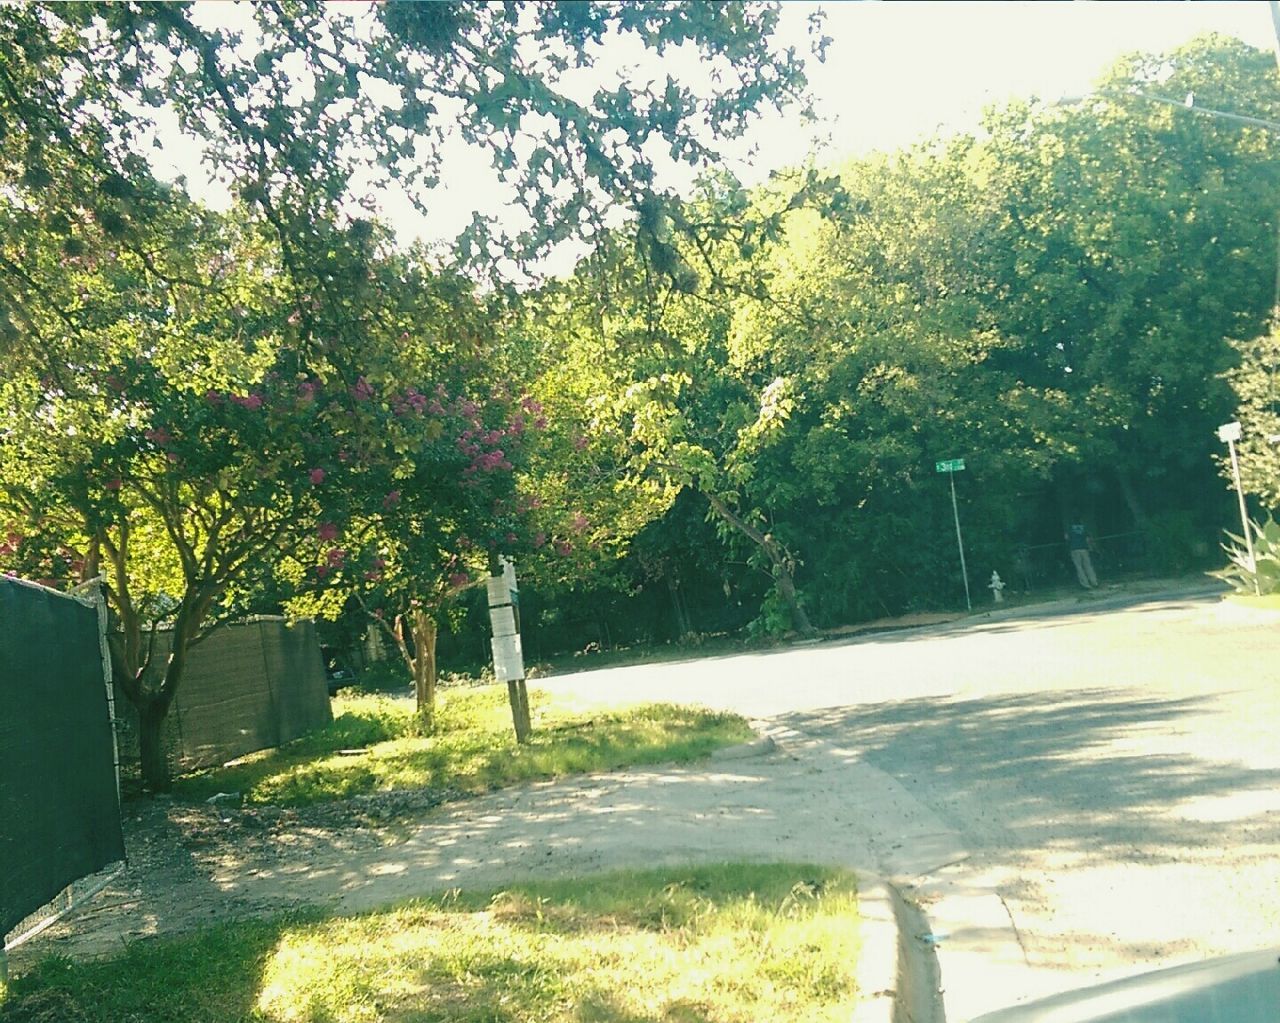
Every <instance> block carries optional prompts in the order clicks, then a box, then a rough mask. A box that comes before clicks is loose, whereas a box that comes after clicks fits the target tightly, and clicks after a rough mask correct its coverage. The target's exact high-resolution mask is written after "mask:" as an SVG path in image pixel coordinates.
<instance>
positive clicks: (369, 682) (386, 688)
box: [359, 656, 412, 693]
mask: <svg viewBox="0 0 1280 1023" xmlns="http://www.w3.org/2000/svg"><path fill="white" fill-rule="evenodd" d="M411 685H412V681H411V680H410V678H409V669H408V668H406V667H405V665H404V661H403V660H401V659H400V658H399V657H398V656H397V657H395V658H388V659H387V660H385V661H375V662H374V663H373V664H370V665H368V666H367V667H366V668H365V669H364V670H363V671H361V672H360V681H359V686H360V689H362V690H363V691H364V692H366V693H398V692H402V691H403V690H405V689H408V688H410V686H411Z"/></svg>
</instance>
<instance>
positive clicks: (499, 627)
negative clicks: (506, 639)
mask: <svg viewBox="0 0 1280 1023" xmlns="http://www.w3.org/2000/svg"><path fill="white" fill-rule="evenodd" d="M489 624H490V625H492V626H493V634H494V635H495V636H514V635H516V611H515V608H513V607H491V608H489Z"/></svg>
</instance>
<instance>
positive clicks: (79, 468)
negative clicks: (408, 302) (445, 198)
mask: <svg viewBox="0 0 1280 1023" xmlns="http://www.w3.org/2000/svg"><path fill="white" fill-rule="evenodd" d="M205 221H206V222H205V226H204V229H203V230H204V232H205V233H206V234H211V235H213V237H211V238H205V239H203V240H204V241H205V242H206V243H207V244H204V245H197V246H193V247H188V248H187V250H186V251H187V254H188V257H189V260H190V262H191V267H190V272H191V273H192V274H193V275H194V274H205V275H207V277H208V278H209V279H208V280H205V281H203V282H201V283H200V285H199V286H196V285H194V284H183V285H175V286H172V287H169V288H167V289H165V290H164V293H163V294H162V295H155V296H153V297H152V301H151V303H150V305H149V306H147V305H143V304H142V302H143V300H145V299H146V298H147V297H148V292H146V291H145V290H142V289H139V290H138V291H137V292H136V293H134V294H133V295H131V296H130V298H131V300H134V301H135V304H131V305H130V307H129V308H128V309H127V310H123V311H121V312H120V315H119V319H117V320H115V321H113V322H97V323H95V324H94V326H93V328H92V329H86V330H85V331H83V332H82V334H81V336H80V337H79V338H78V345H77V348H76V351H75V352H74V354H73V355H72V356H71V357H70V358H68V359H64V360H56V359H55V360H51V361H49V362H48V364H47V365H45V366H44V367H43V368H44V369H45V370H46V371H45V372H38V371H37V370H38V369H39V368H40V367H41V364H42V360H41V356H40V355H39V354H37V353H31V355H30V357H29V359H28V363H27V367H26V371H25V372H21V373H15V374H13V375H11V376H9V377H8V378H6V380H5V382H4V384H3V385H0V396H2V397H3V408H4V411H5V424H6V425H5V431H4V435H3V443H2V444H0V506H2V507H3V511H4V516H3V517H4V519H5V521H6V530H7V536H8V540H7V543H6V547H7V548H8V551H7V555H6V563H7V564H8V565H9V566H11V567H15V568H27V569H28V570H29V569H30V568H31V567H34V566H35V565H38V564H40V563H42V562H43V563H47V562H48V561H49V559H50V557H52V556H57V557H59V558H61V559H62V562H63V564H62V565H61V566H60V568H61V569H62V571H61V573H60V574H61V575H63V576H64V577H65V575H66V574H67V573H69V572H78V574H80V575H85V576H87V575H93V574H96V573H97V572H98V571H102V572H104V573H105V575H106V577H107V583H106V593H107V597H108V600H109V602H110V605H111V609H112V611H113V618H114V620H115V622H116V623H117V625H118V628H117V630H116V631H115V632H114V633H113V635H112V637H111V639H112V652H113V656H114V659H115V667H116V676H117V678H118V679H119V680H120V683H121V685H122V687H123V689H124V692H125V694H126V695H127V696H128V698H129V699H130V701H131V702H132V703H133V704H134V705H135V706H136V708H137V710H138V713H139V719H140V733H139V739H140V747H141V755H142V769H143V776H144V780H145V781H146V783H147V784H148V785H149V786H151V787H154V788H162V787H163V786H164V785H165V783H166V781H167V765H166V763H165V759H164V753H163V749H162V747H161V743H160V727H161V724H162V723H163V720H164V718H165V715H166V713H167V711H168V709H169V707H170V705H171V704H172V701H173V698H174V696H175V694H176V692H177V689H178V686H179V684H180V683H181V680H182V676H183V672H184V669H185V665H186V659H187V655H188V653H189V651H190V649H191V648H192V646H193V645H195V644H196V643H198V642H199V641H200V640H201V639H202V638H204V636H206V635H207V634H208V632H209V631H210V630H211V629H212V628H213V627H215V626H216V625H217V624H219V623H220V622H221V621H223V620H225V618H226V617H228V616H229V615H230V614H232V613H234V612H235V611H236V610H238V609H239V608H240V607H242V606H243V598H244V597H245V595H247V594H250V593H251V592H252V591H253V590H254V588H255V587H257V586H258V585H260V583H261V581H262V580H263V579H264V577H265V575H266V573H267V572H268V571H269V569H270V566H271V565H272V564H274V563H275V562H277V561H279V560H280V559H281V558H283V557H285V556H295V555H296V554H297V553H298V552H300V551H310V552H313V553H314V556H315V557H316V560H317V563H316V564H315V565H314V566H313V569H312V571H313V573H314V574H315V575H316V576H317V577H319V576H322V575H323V574H324V573H325V572H326V571H327V570H328V569H330V568H332V567H333V566H334V565H335V563H340V561H341V557H342V549H341V547H340V544H341V541H342V537H343V535H344V533H345V532H346V531H347V530H348V529H349V528H350V523H351V522H352V521H353V520H355V518H356V516H357V515H359V514H360V513H362V512H363V511H364V506H365V502H366V501H367V500H368V498H366V497H365V495H370V494H373V495H377V497H378V499H379V500H381V501H383V502H384V503H386V504H390V505H393V504H394V491H393V489H392V488H393V484H394V474H395V471H396V467H397V466H399V465H401V464H403V463H405V462H406V461H407V462H409V463H411V464H414V465H415V466H418V467H419V468H418V472H419V475H420V478H422V479H424V480H425V479H427V478H428V477H429V482H430V484H431V485H433V486H434V487H436V488H440V487H447V486H448V485H449V483H450V482H451V480H450V478H449V477H448V475H447V474H448V472H449V468H450V467H449V464H448V461H447V459H443V458H441V456H440V454H439V449H441V448H443V447H444V446H445V445H446V444H447V443H448V441H447V440H446V439H445V431H444V429H443V426H442V421H443V420H445V419H446V413H445V411H444V409H443V407H442V406H441V405H440V403H439V402H438V401H437V402H434V403H433V402H431V401H428V400H427V399H425V398H424V397H423V396H422V394H421V392H420V391H419V390H418V389H417V388H415V387H413V386H411V385H407V384H405V383H404V382H403V380H402V378H401V376H400V374H401V372H402V370H401V368H400V367H399V366H398V365H392V364H390V363H389V362H388V360H389V359H390V357H391V356H392V355H393V354H394V349H393V348H391V347H390V346H387V345H384V346H383V347H382V348H380V349H375V348H372V347H370V348H369V349H368V350H367V351H366V352H364V353H363V354H361V355H360V363H361V364H362V365H365V366H368V367H370V373H371V374H373V369H374V368H375V367H379V366H382V367H387V368H385V369H383V371H382V373H381V374H378V375H375V379H374V380H371V379H370V377H368V376H366V375H364V374H361V375H360V376H358V377H356V378H355V380H354V381H353V382H351V383H348V382H347V380H346V379H344V377H343V376H342V375H341V374H340V373H338V372H336V371H330V372H328V373H326V372H324V371H323V370H321V369H318V368H316V366H315V365H314V364H313V365H312V366H306V365H304V364H303V363H302V362H301V361H300V360H299V358H298V355H297V346H296V344H295V343H294V342H293V337H292V334H293V332H294V330H295V329H296V321H297V317H295V316H294V315H293V314H292V313H291V312H290V311H289V307H288V306H287V305H286V304H284V303H281V302H280V301H279V298H278V295H277V294H276V293H275V288H276V287H277V285H278V284H279V277H278V276H274V277H273V276H272V275H270V274H268V273H264V272H263V271H262V265H263V261H262V259H261V258H260V257H261V253H262V252H268V253H269V252H270V250H271V248H272V246H271V244H270V243H269V242H268V243H260V245H261V248H260V249H258V250H255V249H254V248H253V244H252V239H251V237H250V238H246V237H244V236H243V235H241V234H240V233H239V232H237V231H235V230H233V229H232V228H230V227H228V226H226V225H225V224H224V225H223V229H222V230H221V231H216V232H215V231H214V228H215V227H216V226H217V224H216V221H213V220H212V218H208V217H206V218H205ZM250 235H252V232H250ZM87 252H88V253H89V254H90V255H88V256H78V257H76V258H75V260H68V259H66V258H65V257H64V258H62V259H61V260H52V261H46V262H45V263H42V262H41V261H40V260H39V259H33V260H30V261H29V262H28V263H27V265H28V267H29V268H30V269H31V272H32V273H37V272H43V273H45V274H46V279H47V280H48V282H49V284H50V293H56V289H57V287H58V286H59V284H60V280H59V278H60V277H65V276H66V275H68V274H70V275H71V276H72V277H73V278H78V277H79V276H80V275H85V274H89V275H91V274H93V273H95V272H96V270H95V268H94V267H93V266H92V263H93V259H92V258H91V255H92V253H93V252H94V250H93V249H92V248H89V249H87ZM28 254H29V255H32V254H35V255H38V251H37V250H35V249H33V248H29V249H28ZM206 256H207V258H208V262H207V263H206V262H205V260H204V257H206ZM130 263H131V260H130V259H129V258H128V257H127V256H123V255H121V254H120V253H116V255H115V259H114V261H113V264H112V267H113V270H112V272H113V274H115V275H117V276H118V275H120V274H121V273H122V272H123V268H125V267H127V266H128V265H129V264H130ZM133 268H134V270H135V271H137V272H142V271H141V268H140V266H139V265H135V266H134V267H133ZM211 282H213V283H211ZM82 283H83V284H84V286H85V288H86V289H89V290H88V294H89V295H90V296H91V295H92V290H91V288H92V285H93V283H94V282H93V281H92V280H90V281H86V282H82ZM66 286H72V287H74V286H77V281H76V280H74V279H73V280H72V281H71V282H70V285H66ZM105 301H106V300H104V303H105ZM28 312H29V313H30V314H31V315H32V322H33V324H36V325H42V321H41V319H40V318H39V316H38V315H37V314H39V313H40V312H41V310H40V309H38V308H36V307H34V306H32V307H29V309H28ZM101 312H102V309H101V307H99V308H98V309H97V310H96V315H98V316H99V317H100V316H101ZM348 354H351V353H350V351H348ZM391 379H394V380H395V383H394V384H390V383H384V382H383V381H384V380H391ZM375 380H376V382H375ZM424 485H426V484H425V483H424ZM357 498H359V500H357ZM55 578H56V576H55ZM162 619H163V620H166V621H168V622H169V623H170V624H171V630H172V631H171V642H170V644H169V646H170V650H171V652H170V656H169V658H168V660H167V661H166V662H165V663H164V664H163V665H162V666H157V665H152V664H151V663H150V661H151V651H152V643H151V641H150V637H149V635H148V633H149V631H150V630H153V629H154V627H155V625H156V624H157V622H158V621H160V620H162ZM149 669H150V670H149Z"/></svg>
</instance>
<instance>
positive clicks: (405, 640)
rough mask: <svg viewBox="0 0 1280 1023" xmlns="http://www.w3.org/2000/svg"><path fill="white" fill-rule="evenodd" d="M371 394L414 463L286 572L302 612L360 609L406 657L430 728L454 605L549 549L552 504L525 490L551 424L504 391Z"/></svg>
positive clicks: (385, 467) (362, 497) (385, 474)
mask: <svg viewBox="0 0 1280 1023" xmlns="http://www.w3.org/2000/svg"><path fill="white" fill-rule="evenodd" d="M367 386H368V394H367V396H366V400H368V401H370V402H371V403H381V405H382V406H383V407H384V408H385V410H386V413H387V414H388V416H389V420H390V422H389V424H388V428H389V429H391V430H393V431H394V432H395V433H396V435H397V437H398V440H397V441H396V446H397V447H398V448H399V449H400V451H401V452H402V455H403V456H402V457H401V458H399V459H388V460H386V461H384V462H383V463H382V465H381V468H380V471H379V473H378V474H377V475H376V477H374V476H370V477H368V478H362V479H361V480H360V483H361V485H362V487H364V489H363V490H362V491H361V492H360V493H359V494H356V495H352V497H351V506H352V507H353V508H358V511H356V513H355V514H354V515H353V518H352V521H351V522H350V525H349V526H348V527H347V528H346V529H345V530H344V531H343V532H342V533H341V535H339V534H338V531H337V528H336V526H328V525H327V524H326V525H324V526H322V528H321V531H320V532H319V533H318V534H317V535H316V537H315V538H314V542H313V543H312V544H310V545H309V546H307V547H304V548H303V551H302V552H300V553H301V555H302V556H301V557H299V558H296V559H294V561H293V563H292V564H291V565H288V566H285V567H284V568H283V574H284V575H285V576H286V577H288V579H289V581H290V582H291V583H292V585H293V586H294V588H295V595H294V597H293V598H292V600H291V601H290V608H291V609H292V610H293V611H295V612H297V613H309V614H319V615H326V614H327V615H330V616H333V615H336V614H339V613H341V611H342V609H343V608H344V607H347V606H349V605H350V604H351V603H353V602H354V603H355V604H357V605H358V606H359V607H360V608H361V609H362V611H363V613H364V614H365V615H367V617H368V619H369V623H370V626H371V627H373V628H376V629H379V630H381V631H382V632H383V633H384V635H385V636H386V637H387V638H388V639H389V640H390V641H391V642H392V643H393V644H394V645H395V647H396V649H397V650H398V651H399V653H400V656H401V658H402V659H403V661H404V664H405V666H406V668H407V669H408V670H409V673H410V675H411V677H412V678H413V683H414V690H415V693H416V697H417V707H418V711H419V713H420V715H421V716H422V718H423V720H424V725H425V727H427V728H428V729H429V728H431V727H433V725H434V719H435V707H436V683H437V678H438V668H437V662H436V639H437V635H438V630H439V624H440V617H441V615H442V614H443V613H444V611H445V610H446V609H447V607H448V605H449V602H450V601H451V600H452V599H453V598H454V597H456V596H457V595H458V594H459V593H460V592H462V591H463V590H465V589H467V588H468V587H470V586H472V585H475V584H477V583H479V582H482V581H483V579H484V576H485V574H486V573H487V572H488V571H489V570H490V568H491V566H492V565H493V564H494V563H495V562H496V559H497V558H498V557H499V556H500V555H502V554H506V555H514V556H517V557H520V556H522V555H523V554H524V553H525V552H526V551H529V550H533V549H536V547H537V546H546V540H545V538H544V537H543V536H540V535H539V531H538V529H537V528H536V525H535V523H534V517H535V515H536V513H537V510H538V508H539V507H540V504H541V503H540V502H539V501H538V500H537V499H536V498H532V497H530V496H528V495H527V494H526V493H524V492H523V490H524V486H523V484H524V483H525V480H524V479H523V469H524V466H525V465H526V463H527V460H528V453H529V450H530V448H531V441H534V440H535V439H536V438H537V437H538V435H539V434H540V433H541V432H542V431H543V429H544V428H545V425H546V423H545V419H544V417H543V415H542V411H541V408H540V406H539V405H538V404H537V402H536V401H534V400H533V399H531V398H527V397H525V398H521V399H518V400H516V399H512V398H511V397H510V396H509V394H508V391H507V389H506V388H505V387H503V386H501V385H498V386H495V387H493V388H492V389H491V391H490V393H489V394H488V395H487V396H486V397H485V398H484V399H483V400H481V399H478V398H476V397H471V396H469V395H468V394H457V393H455V392H454V391H453V390H452V389H451V388H450V387H448V386H446V385H445V384H443V383H439V384H436V385H434V386H430V387H427V386H423V387H422V388H421V389H418V388H416V387H404V386H403V385H402V384H397V385H396V387H395V388H394V389H393V390H391V391H388V392H384V391H383V390H381V389H380V388H378V387H377V386H376V385H374V384H367ZM375 478H376V485H370V484H372V483H373V482H374V480H375Z"/></svg>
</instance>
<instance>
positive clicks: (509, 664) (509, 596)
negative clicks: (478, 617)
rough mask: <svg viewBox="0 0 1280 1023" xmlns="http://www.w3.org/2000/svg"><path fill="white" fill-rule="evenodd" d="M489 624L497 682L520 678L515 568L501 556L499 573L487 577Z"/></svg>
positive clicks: (517, 591)
mask: <svg viewBox="0 0 1280 1023" xmlns="http://www.w3.org/2000/svg"><path fill="white" fill-rule="evenodd" d="M487 586H488V591H489V624H490V626H491V627H492V629H493V638H492V639H491V640H490V647H491V648H492V650H493V674H494V677H495V678H496V679H497V680H498V681H499V682H515V681H518V680H520V679H522V678H524V651H523V649H522V648H521V644H520V631H519V626H518V619H517V618H516V606H517V602H518V600H519V599H520V598H519V592H520V591H519V588H518V585H517V583H516V569H515V565H513V564H512V563H511V562H510V561H509V560H507V559H506V558H503V559H502V574H501V575H491V576H489V579H488V582H487Z"/></svg>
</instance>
